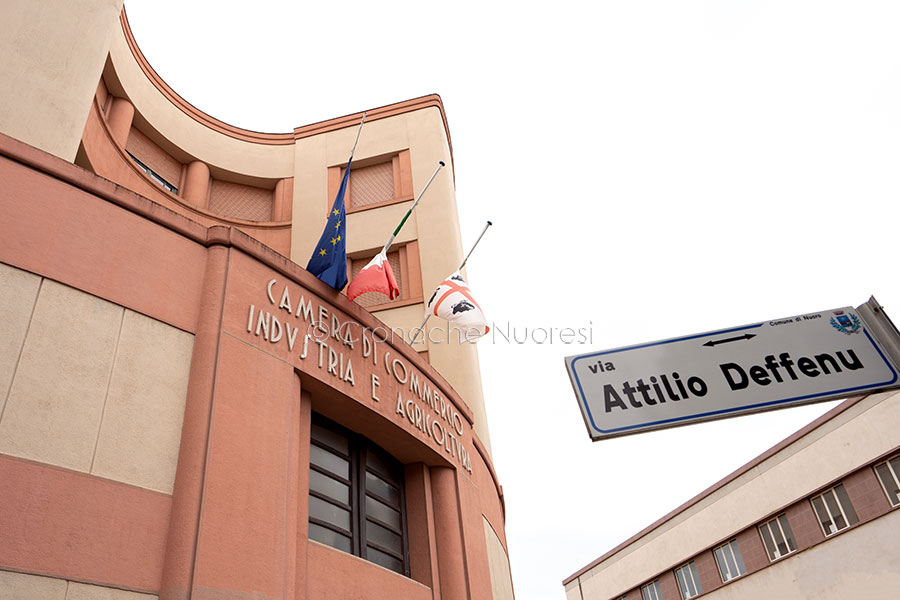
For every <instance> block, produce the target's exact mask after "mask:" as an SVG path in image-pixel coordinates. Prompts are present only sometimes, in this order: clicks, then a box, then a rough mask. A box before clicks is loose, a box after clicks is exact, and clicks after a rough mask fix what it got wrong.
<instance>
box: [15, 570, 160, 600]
mask: <svg viewBox="0 0 900 600" xmlns="http://www.w3.org/2000/svg"><path fill="white" fill-rule="evenodd" d="M0 598H2V599H3V600H7V599H8V600H154V599H156V598H157V596H154V595H152V594H141V593H138V592H129V591H127V590H119V589H115V588H110V587H104V586H99V585H88V584H86V583H78V582H75V581H66V580H65V579H58V578H56V577H44V576H41V575H30V574H28V573H15V572H12V571H0Z"/></svg>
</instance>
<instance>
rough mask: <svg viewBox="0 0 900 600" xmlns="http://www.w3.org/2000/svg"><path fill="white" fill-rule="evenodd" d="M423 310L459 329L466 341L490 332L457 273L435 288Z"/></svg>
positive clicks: (473, 299) (479, 309)
mask: <svg viewBox="0 0 900 600" xmlns="http://www.w3.org/2000/svg"><path fill="white" fill-rule="evenodd" d="M425 310H426V312H427V313H428V314H429V315H434V316H436V317H441V318H442V319H446V320H447V321H449V322H450V323H452V324H453V325H454V326H456V327H459V329H460V330H462V332H463V335H464V336H465V339H466V340H468V341H473V340H476V339H478V338H480V337H481V336H483V335H484V334H486V333H487V332H488V331H490V327H488V324H487V320H486V319H485V318H484V313H483V312H482V311H481V307H480V306H479V305H478V303H477V302H476V301H475V298H473V297H472V292H471V290H469V286H468V285H467V284H466V281H465V280H464V279H463V278H462V275H460V274H459V271H457V272H456V273H454V274H453V275H451V276H450V277H448V278H447V279H445V280H444V281H442V282H441V283H440V285H438V286H437V289H436V290H434V293H433V294H432V295H431V298H430V299H429V300H428V306H427V308H426V309H425Z"/></svg>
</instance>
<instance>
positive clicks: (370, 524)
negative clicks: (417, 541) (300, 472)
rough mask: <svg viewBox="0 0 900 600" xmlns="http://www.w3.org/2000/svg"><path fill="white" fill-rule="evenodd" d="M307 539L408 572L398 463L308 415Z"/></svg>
mask: <svg viewBox="0 0 900 600" xmlns="http://www.w3.org/2000/svg"><path fill="white" fill-rule="evenodd" d="M309 456H310V459H309V538H310V539H312V540H316V541H318V542H322V543H323V544H327V545H329V546H331V547H333V548H337V549H338V550H343V551H344V552H348V553H350V554H354V555H356V556H359V557H361V558H365V559H366V560H369V561H371V562H373V563H376V564H379V565H381V566H382V567H385V568H387V569H390V570H392V571H396V572H397V573H401V574H403V575H406V576H409V559H408V554H409V550H408V545H407V537H406V502H405V497H404V493H403V464H402V463H400V462H399V461H398V460H396V459H394V458H393V457H392V456H390V455H389V454H388V453H387V452H385V451H384V450H382V449H381V448H379V447H378V446H376V445H375V444H373V443H372V442H370V441H369V440H367V439H366V438H364V437H362V436H360V435H357V434H355V433H353V432H351V431H349V430H347V429H344V428H343V427H341V426H339V425H337V424H336V423H333V422H332V421H329V420H327V419H325V418H324V417H320V416H319V415H313V420H312V431H311V441H310V449H309Z"/></svg>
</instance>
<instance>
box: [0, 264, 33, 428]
mask: <svg viewBox="0 0 900 600" xmlns="http://www.w3.org/2000/svg"><path fill="white" fill-rule="evenodd" d="M40 285H41V278H40V277H38V276H37V275H34V274H32V273H28V272H27V271H22V270H21V269H16V268H15V267H10V266H9V265H5V264H3V263H0V331H2V332H3V335H0V419H2V415H3V409H4V408H5V407H6V398H7V396H8V395H9V386H10V384H11V383H12V379H13V374H14V373H15V371H16V365H18V364H19V355H20V354H21V353H22V346H23V345H24V343H25V334H26V332H27V331H28V324H29V323H31V313H32V311H33V310H34V303H35V301H36V300H37V294H38V289H39V288H40Z"/></svg>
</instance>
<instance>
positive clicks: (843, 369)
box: [566, 298, 900, 440]
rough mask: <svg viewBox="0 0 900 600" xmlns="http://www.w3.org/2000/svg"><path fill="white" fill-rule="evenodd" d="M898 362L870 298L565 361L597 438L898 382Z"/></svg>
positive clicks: (899, 348) (891, 335) (896, 347)
mask: <svg viewBox="0 0 900 600" xmlns="http://www.w3.org/2000/svg"><path fill="white" fill-rule="evenodd" d="M898 364H900V335H898V333H897V330H896V329H895V328H894V326H893V324H892V323H891V321H890V319H888V318H887V315H885V314H884V311H883V310H882V309H881V307H880V306H879V305H878V304H877V302H875V299H874V298H872V299H870V300H869V302H867V303H866V304H864V305H863V306H861V307H859V309H853V308H841V309H834V310H829V311H824V312H818V313H810V314H805V315H798V316H794V317H787V318H783V319H774V320H771V321H764V322H762V323H755V324H752V325H745V326H742V327H733V328H730V329H723V330H719V331H712V332H708V333H702V334H696V335H690V336H686V337H680V338H674V339H669V340H662V341H658V342H651V343H647V344H640V345H636V346H628V347H625V348H617V349H613V350H603V351H600V352H591V353H588V354H580V355H576V356H569V357H567V358H566V368H567V370H568V372H569V378H570V379H571V381H572V387H573V388H574V390H575V395H576V397H577V398H578V404H579V407H580V408H581V412H582V415H583V416H584V421H585V424H586V425H587V428H588V433H589V434H590V436H591V439H593V440H599V439H604V438H609V437H616V436H621V435H629V434H632V433H639V432H643V431H648V430H652V429H661V428H666V427H677V426H679V425H687V424H690V423H696V422H699V421H707V420H714V419H722V418H727V417H733V416H737V415H743V414H749V413H754V412H761V411H766V410H773V409H778V408H787V407H789V406H796V405H799V404H808V403H812V402H823V401H825V400H833V399H836V398H843V397H847V396H851V395H856V394H864V393H870V392H873V391H875V390H882V389H887V388H893V387H900V376H898V373H900V369H898V366H897V365H898Z"/></svg>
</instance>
